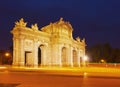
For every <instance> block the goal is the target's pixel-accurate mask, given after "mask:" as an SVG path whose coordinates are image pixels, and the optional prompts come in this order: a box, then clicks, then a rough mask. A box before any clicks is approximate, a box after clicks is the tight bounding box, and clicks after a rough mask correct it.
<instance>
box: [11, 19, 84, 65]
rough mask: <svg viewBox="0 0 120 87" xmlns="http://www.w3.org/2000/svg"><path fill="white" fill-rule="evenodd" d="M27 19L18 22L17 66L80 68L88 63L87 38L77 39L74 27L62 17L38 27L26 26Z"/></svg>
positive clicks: (14, 37)
mask: <svg viewBox="0 0 120 87" xmlns="http://www.w3.org/2000/svg"><path fill="white" fill-rule="evenodd" d="M26 25H27V23H26V22H24V20H23V19H21V20H20V21H18V22H16V23H15V27H14V28H13V30H12V31H11V33H12V34H13V65H17V66H39V65H41V66H70V67H74V66H76V67H80V66H81V64H82V63H83V62H84V61H83V57H84V55H85V39H83V40H80V38H79V37H77V38H76V39H73V37H72V32H73V28H72V26H71V24H70V23H69V22H65V21H63V18H60V20H59V21H57V22H55V23H50V24H49V25H47V26H45V27H42V28H41V29H39V28H38V26H37V24H34V25H32V26H31V28H29V27H26Z"/></svg>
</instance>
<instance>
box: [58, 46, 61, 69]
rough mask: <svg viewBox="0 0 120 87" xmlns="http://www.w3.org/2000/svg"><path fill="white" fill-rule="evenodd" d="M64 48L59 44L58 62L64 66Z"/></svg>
mask: <svg viewBox="0 0 120 87" xmlns="http://www.w3.org/2000/svg"><path fill="white" fill-rule="evenodd" d="M61 55H62V48H61V45H59V49H58V64H59V66H60V67H62V56H61Z"/></svg>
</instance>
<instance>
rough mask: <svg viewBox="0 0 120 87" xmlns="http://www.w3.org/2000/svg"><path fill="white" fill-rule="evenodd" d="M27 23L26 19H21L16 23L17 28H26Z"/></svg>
mask: <svg viewBox="0 0 120 87" xmlns="http://www.w3.org/2000/svg"><path fill="white" fill-rule="evenodd" d="M26 25H27V22H24V19H23V18H21V19H20V20H19V21H17V22H15V27H18V26H19V27H26Z"/></svg>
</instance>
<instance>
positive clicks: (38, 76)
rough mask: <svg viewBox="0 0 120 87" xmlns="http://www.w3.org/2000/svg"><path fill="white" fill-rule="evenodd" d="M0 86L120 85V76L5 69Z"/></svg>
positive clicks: (115, 86)
mask: <svg viewBox="0 0 120 87" xmlns="http://www.w3.org/2000/svg"><path fill="white" fill-rule="evenodd" d="M68 73H69V72H68ZM95 74H96V75H95ZM99 74H100V73H99ZM102 74H104V73H102ZM0 87H120V77H110V76H109V77H108V76H105V75H104V76H99V75H97V73H91V74H89V73H80V74H79V75H67V74H66V73H65V74H63V73H62V74H51V73H49V72H46V71H39V72H30V71H29V72H26V71H25V72H24V71H22V72H20V71H14V72H13V71H7V70H5V71H0Z"/></svg>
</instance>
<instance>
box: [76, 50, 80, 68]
mask: <svg viewBox="0 0 120 87" xmlns="http://www.w3.org/2000/svg"><path fill="white" fill-rule="evenodd" d="M77 63H78V67H80V50H79V49H78V50H77Z"/></svg>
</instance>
